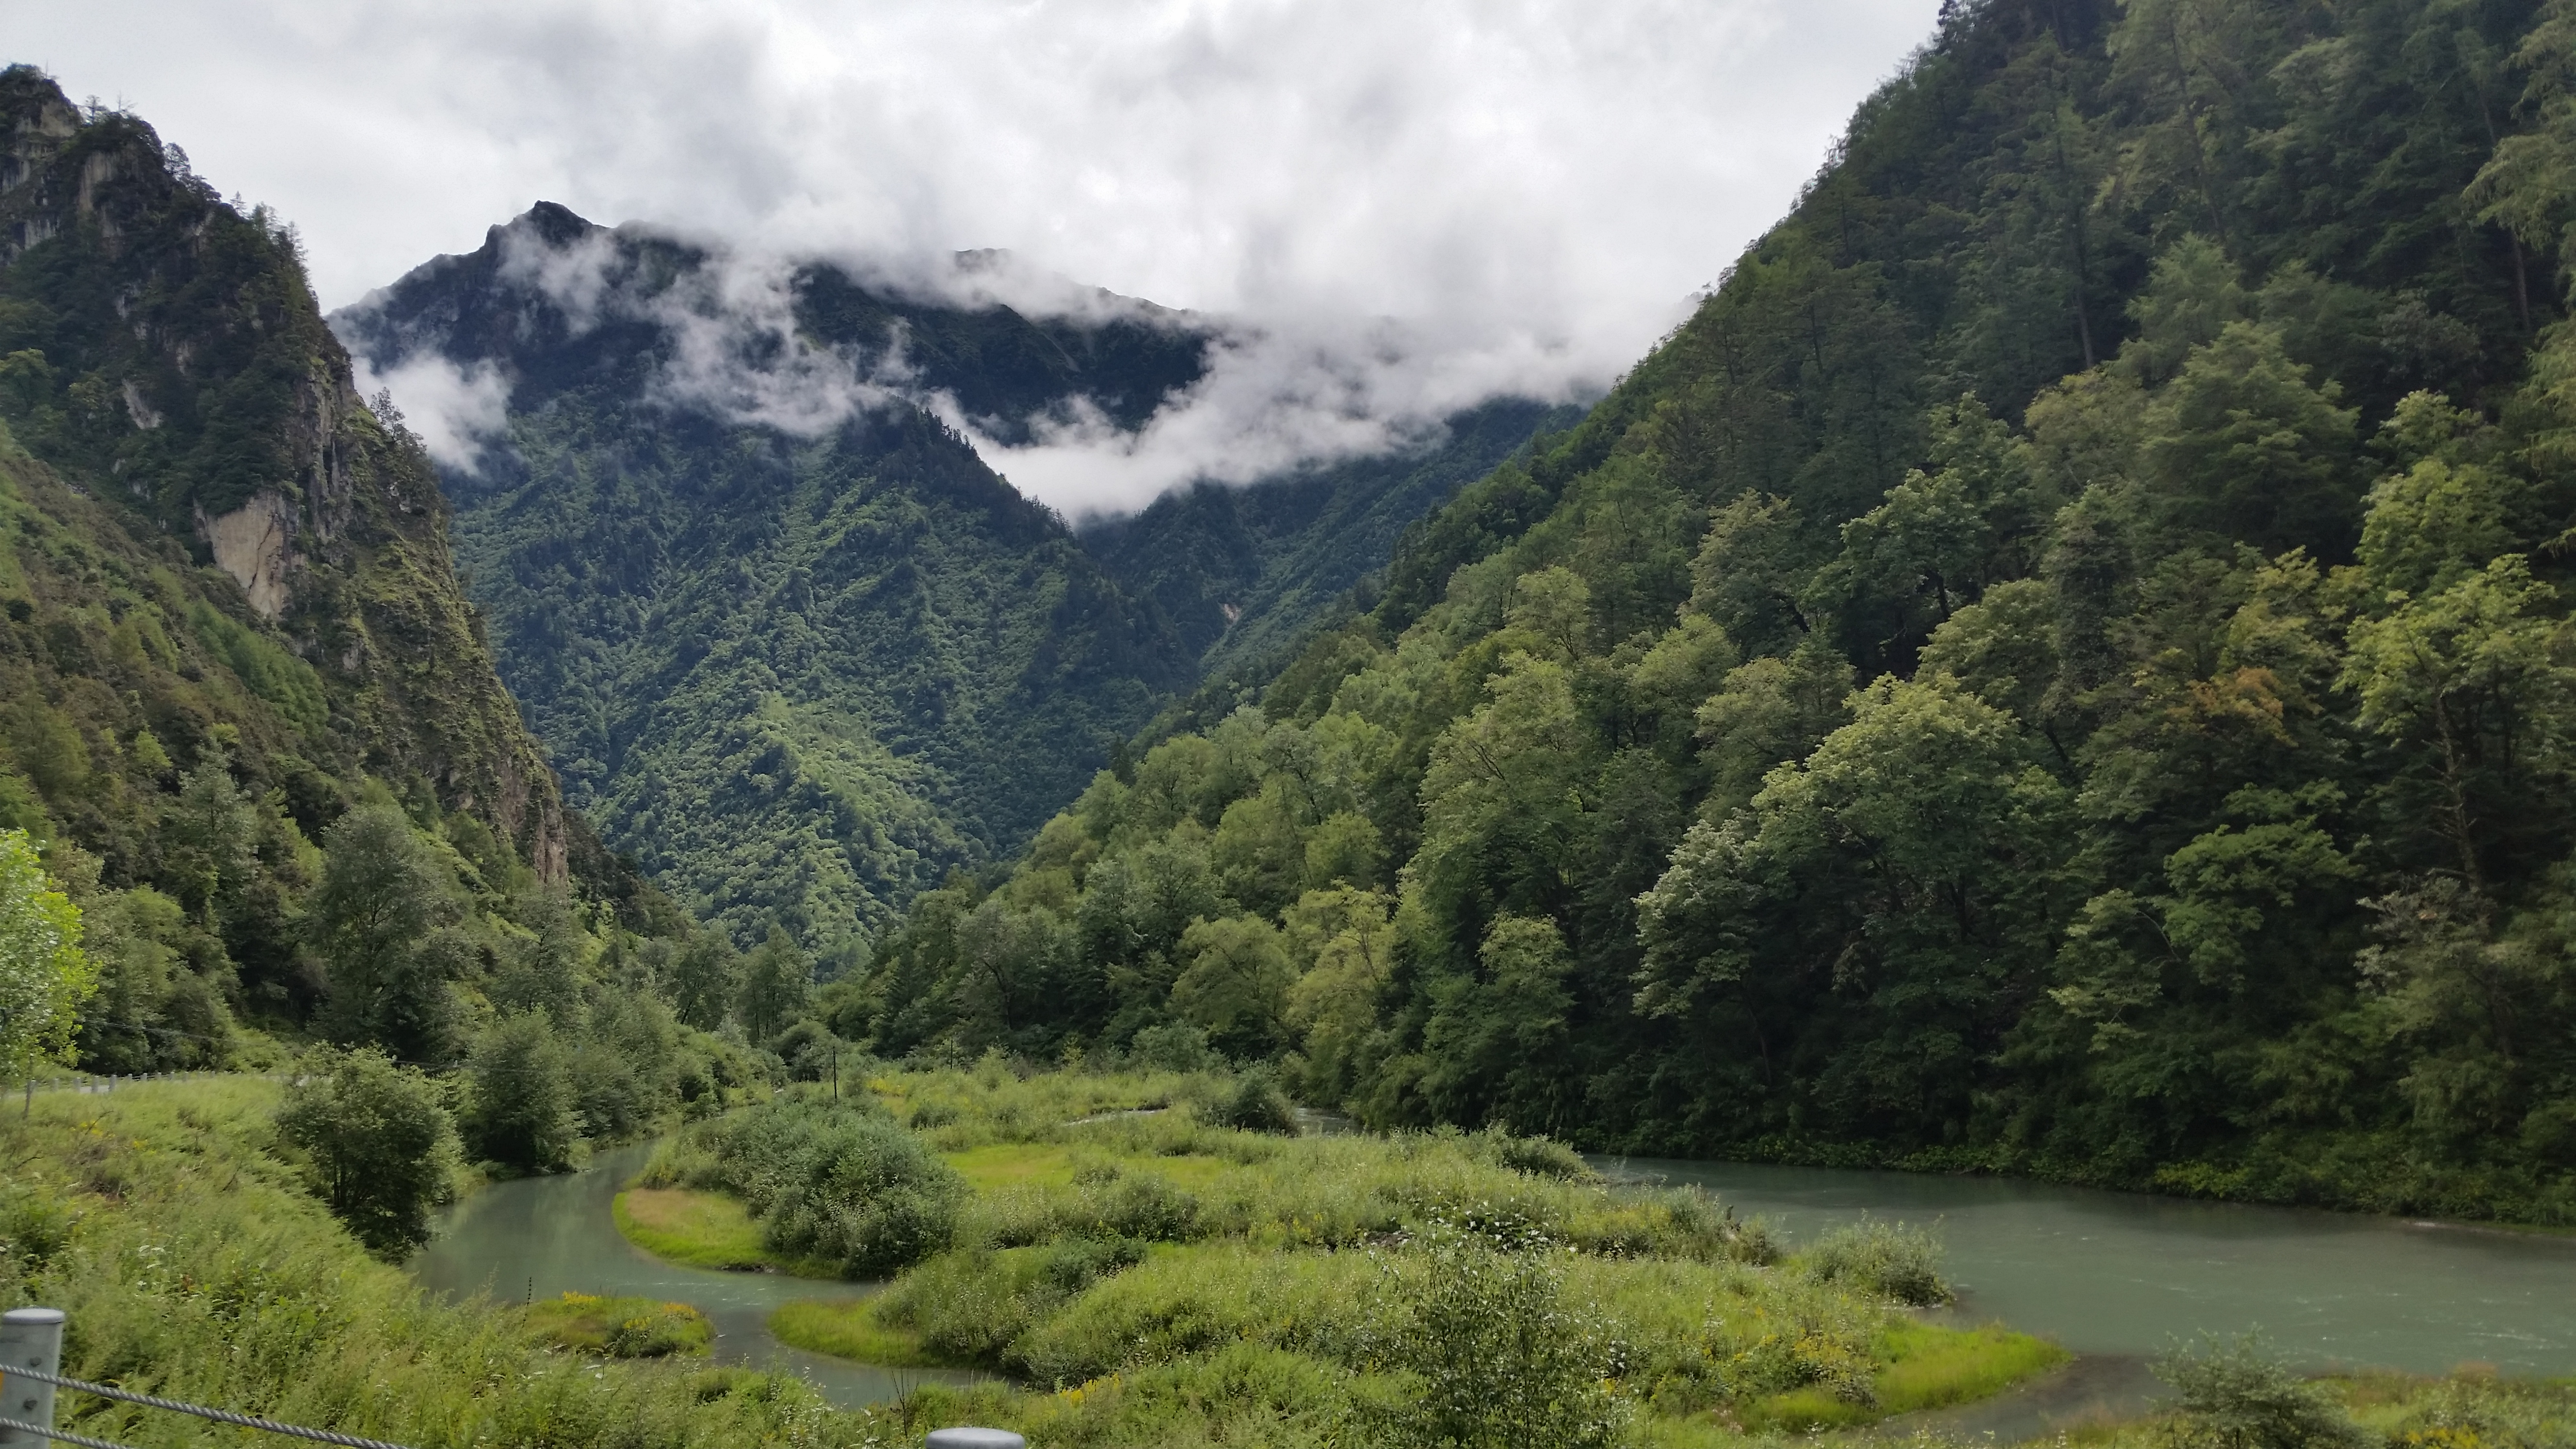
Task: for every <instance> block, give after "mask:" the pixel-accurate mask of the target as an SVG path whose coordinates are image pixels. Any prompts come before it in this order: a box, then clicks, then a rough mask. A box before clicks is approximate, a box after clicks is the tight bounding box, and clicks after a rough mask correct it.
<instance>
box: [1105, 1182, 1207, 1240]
mask: <svg viewBox="0 0 2576 1449" xmlns="http://www.w3.org/2000/svg"><path fill="white" fill-rule="evenodd" d="M1074 1185H1075V1186H1076V1187H1077V1188H1079V1189H1080V1190H1081V1195H1082V1196H1081V1207H1080V1209H1079V1213H1078V1217H1077V1226H1076V1227H1075V1229H1074V1230H1075V1231H1076V1232H1079V1233H1089V1234H1097V1235H1100V1236H1105V1237H1112V1238H1138V1239H1142V1240H1144V1241H1146V1242H1158V1243H1180V1242H1187V1241H1188V1240H1189V1239H1190V1238H1192V1237H1194V1236H1196V1234H1197V1232H1198V1227H1199V1200H1198V1198H1197V1197H1195V1196H1193V1195H1192V1194H1190V1193H1189V1192H1187V1191H1185V1190H1183V1189H1181V1188H1178V1187H1175V1186H1173V1185H1172V1183H1171V1182H1170V1181H1169V1180H1168V1179H1166V1178H1163V1177H1161V1176H1158V1175H1156V1174H1154V1173H1150V1172H1122V1171H1120V1170H1119V1168H1118V1165H1117V1164H1116V1163H1114V1162H1104V1163H1098V1164H1094V1165H1092V1166H1088V1167H1085V1168H1083V1169H1082V1170H1081V1171H1079V1172H1077V1173H1075V1174H1074Z"/></svg>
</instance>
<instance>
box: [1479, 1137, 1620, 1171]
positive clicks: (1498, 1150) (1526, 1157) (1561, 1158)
mask: <svg viewBox="0 0 2576 1449" xmlns="http://www.w3.org/2000/svg"><path fill="white" fill-rule="evenodd" d="M1481 1140H1482V1141H1483V1142H1485V1143H1489V1144H1490V1150H1491V1152H1492V1154H1493V1160H1494V1162H1495V1163H1496V1164H1497V1165H1498V1166H1502V1167H1508V1168H1510V1169H1511V1170H1512V1171H1514V1172H1526V1173H1528V1174H1530V1175H1531V1176H1532V1177H1557V1178H1563V1179H1565V1180H1566V1181H1568V1182H1592V1181H1595V1180H1597V1179H1598V1178H1599V1177H1600V1176H1601V1174H1600V1173H1598V1172H1595V1171H1594V1170H1593V1168H1592V1164H1591V1163H1589V1162H1586V1161H1584V1160H1583V1154H1582V1153H1579V1152H1577V1151H1575V1150H1574V1149H1573V1148H1571V1147H1569V1146H1567V1145H1566V1144H1564V1143H1562V1142H1559V1141H1557V1140H1556V1139H1555V1138H1553V1137H1514V1136H1512V1135H1511V1134H1510V1133H1508V1132H1491V1133H1485V1134H1483V1135H1482V1139H1481Z"/></svg>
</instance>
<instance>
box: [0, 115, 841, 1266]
mask: <svg viewBox="0 0 2576 1449" xmlns="http://www.w3.org/2000/svg"><path fill="white" fill-rule="evenodd" d="M0 135H6V136H7V137H9V138H10V140H9V143H8V144H9V148H10V149H9V151H8V154H7V156H6V158H5V164H0V873H5V874H6V876H7V877H8V879H7V881H6V885H7V890H6V891H5V892H0V896H5V902H0V903H4V904H5V905H6V907H7V909H8V910H9V912H10V913H11V916H10V920H9V922H8V923H7V924H8V926H9V927H10V934H9V938H8V940H7V941H6V943H5V944H6V945H7V947H8V956H7V959H6V962H5V963H0V964H6V965H8V966H9V967H10V968H11V969H10V970H9V971H8V972H6V973H0V975H5V976H6V978H7V979H6V980H5V982H0V986H5V987H6V988H7V990H8V993H9V994H7V995H6V996H5V997H0V1070H7V1071H11V1072H12V1073H14V1072H15V1071H16V1070H18V1069H20V1068H29V1067H32V1066H33V1065H34V1064H35V1063H36V1062H38V1061H41V1060H42V1058H43V1057H45V1056H47V1055H52V1056H54V1057H55V1059H56V1060H58V1061H59V1060H77V1061H78V1062H79V1063H80V1064H81V1065H82V1066H83V1067H85V1068H87V1069H88V1070H91V1071H97V1072H115V1073H133V1072H153V1071H168V1070H173V1069H180V1068H195V1067H258V1066H264V1065H272V1064H275V1063H277V1062H279V1061H280V1060H282V1059H283V1054H284V1051H285V1049H286V1048H285V1044H286V1043H291V1042H298V1041H318V1042H322V1043H331V1044H341V1045H347V1046H353V1047H361V1048H372V1049H373V1050H374V1051H375V1052H377V1053H381V1054H382V1055H384V1056H386V1057H389V1058H392V1059H394V1060H397V1061H401V1062H406V1063H412V1064H416V1065H419V1066H424V1067H430V1068H436V1069H446V1068H451V1067H456V1068H462V1069H463V1070H462V1071H460V1072H458V1073H456V1074H455V1075H454V1076H453V1077H452V1078H451V1082H452V1084H453V1091H452V1092H451V1093H450V1097H451V1100H452V1101H453V1104H454V1105H455V1106H456V1107H457V1108H458V1109H459V1111H460V1113H461V1115H462V1118H463V1121H464V1123H465V1125H466V1128H467V1145H468V1146H469V1147H470V1148H471V1149H473V1150H474V1152H475V1154H476V1155H477V1156H478V1157H485V1158H490V1159H492V1160H495V1161H499V1162H502V1163H504V1164H508V1165H511V1166H515V1167H520V1168H531V1167H546V1166H555V1165H560V1164H561V1163H562V1162H564V1161H565V1160H566V1157H567V1154H568V1153H569V1152H570V1151H571V1149H572V1146H573V1143H574V1140H575V1138H576V1137H577V1136H578V1135H580V1134H583V1133H588V1134H590V1135H594V1136H600V1137H615V1136H620V1135H624V1134H626V1133H630V1132H633V1131H635V1130H637V1129H639V1128H640V1127H642V1126H644V1125H645V1124H647V1123H650V1122H654V1121H658V1120H663V1119H665V1118H666V1117H668V1116H669V1115H671V1114H673V1113H676V1112H679V1111H682V1110H712V1109H713V1108H714V1107H716V1106H717V1105H718V1104H719V1103H720V1102H721V1101H723V1100H724V1096H725V1092H726V1091H727V1089H728V1088H729V1087H736V1086H739V1085H741V1084H743V1083H744V1082H747V1081H749V1080H750V1079H751V1078H752V1076H753V1075H754V1074H755V1073H756V1072H757V1071H758V1069H759V1068H758V1064H757V1062H756V1060H755V1059H754V1057H753V1056H752V1055H751V1054H750V1053H748V1052H747V1051H746V1050H745V1049H744V1048H743V1046H742V1045H741V1044H740V1043H739V1042H738V1041H725V1040H720V1039H719V1038H718V1037H716V1036H714V1035H712V1034H710V1032H709V1031H707V1030H702V1029H701V1028H714V1027H717V1026H718V1025H720V1023H721V1022H722V1021H723V1020H724V1019H725V1018H726V1017H727V1016H728V1015H729V1014H731V1013H733V1012H736V1011H743V1010H747V1011H750V1012H752V1013H753V1015H754V1019H761V1018H760V1013H762V1012H766V1011H775V1010H780V1009H785V1008H781V1007H775V1006H771V1005H769V1004H768V1003H770V1002H772V1001H773V1000H777V1001H792V1000H794V999H801V998H800V997H799V995H798V993H801V990H802V986H803V982H804V979H805V975H806V972H807V969H808V968H807V966H806V964H805V962H804V960H803V958H802V957H801V956H797V955H795V954H794V953H793V952H792V951H788V950H786V949H785V948H784V947H783V946H772V947H770V948H769V949H768V950H767V952H766V953H765V954H763V953H760V952H755V953H754V956H753V958H752V959H751V960H750V961H748V962H744V961H739V960H738V959H737V956H736V953H735V952H734V950H733V948H732V946H731V945H730V943H728V942H727V941H725V940H724V939H723V938H721V937H720V936H717V935H714V934H712V933H709V932H704V931H699V930H695V929H693V927H692V925H691V923H690V921H689V920H688V919H687V917H686V916H685V915H683V914H682V913H681V912H679V911H678V910H677V908H676V907H674V906H673V905H672V903H671V902H670V901H669V900H668V899H666V898H664V897H662V896H661V895H660V893H658V892H657V891H655V890H654V889H653V888H652V887H650V886H648V885H646V884H644V883H643V882H642V881H640V880H639V879H637V878H636V877H634V876H633V875H632V874H631V873H630V872H628V871H626V870H625V869H623V868H622V867H621V866H620V865H619V864H618V863H617V862H616V861H615V860H613V859H612V858H611V857H610V856H609V855H608V854H607V852H605V851H604V850H603V849H601V847H600V846H599V845H598V843H597V842H596V841H595V840H594V839H592V838H591V836H590V834H589V831H588V829H587V827H586V826H585V825H584V824H583V823H582V821H581V820H580V819H579V817H578V816H574V815H570V814H567V812H566V811H565V810H564V808H563V806H562V804H561V802H560V800H559V798H558V795H557V791H556V786H555V782H554V777H553V775H552V774H551V773H550V772H549V771H548V770H547V769H546V766H545V764H544V762H543V759H542V757H541V755H540V754H539V751H538V748H537V745H536V742H535V741H534V740H533V739H532V738H530V736H529V735H528V733H527V731H526V730H525V729H524V728H523V727H522V725H521V724H520V721H519V717H518V712H517V709H516V707H515V705H514V704H513V703H512V702H511V700H510V697H509V695H508V694H507V693H506V692H505V691H504V690H503V688H502V685H501V681H500V679H499V678H498V676H497V675H496V674H495V672H494V670H493V667H492V659H491V655H490V653H489V651H488V649H487V648H486V646H485V643H484V640H483V636H482V632H481V625H480V622H479V620H478V619H477V617H476V615H475V613H474V610H473V609H472V607H471V606H470V605H469V604H468V603H467V601H466V599H465V596H464V593H463V591H462V589H461V587H460V586H459V581H458V579H457V577H456V574H455V572H454V570H453V568H452V567H451V564H450V562H449V555H448V543H447V536H446V509H445V506H444V504H443V502H442V500H441V498H440V495H439V492H438V487H437V481H436V478H435V476H434V474H433V472H432V469H431V466H430V461H429V458H428V456H427V454H426V453H425V452H424V451H423V449H422V446H421V443H420V440H419V439H418V438H417V437H415V436H414V435H413V434H412V433H411V431H410V429H409V428H408V427H407V426H406V425H405V423H404V421H403V419H402V418H401V416H400V414H399V413H398V412H396V411H395V410H394V409H393V408H392V406H391V404H390V403H389V402H388V401H386V400H384V399H381V398H380V399H378V400H377V401H376V402H375V403H374V404H373V405H372V406H371V405H369V404H368V403H367V402H366V401H365V400H363V399H361V398H359V397H358V396H357V395H356V393H355V391H354V389H353V387H352V382H351V369H350V366H349V361H348V358H347V356H346V354H345V353H343V352H342V350H341V348H340V345H339V344H338V343H337V342H336V341H335V340H334V339H333V338H332V335H331V333H330V331H329V330H328V329H327V328H326V327H325V326H324V325H323V321H322V317H321V314H320V311H319V309H318V308H317V307H316V306H315V304H314V300H313V297H312V293H311V291H310V289H309V287H308V286H307V285H306V282H305V279H304V270H303V263H302V260H301V257H300V254H299V249H298V244H297V242H296V239H295V236H294V234H293V233H292V232H291V231H289V230H287V229H286V228H285V227H283V226H282V225H280V224H279V223H278V222H277V221H276V219H275V218H273V217H272V216H270V215H268V214H267V213H265V212H257V211H255V212H252V213H251V214H249V215H243V214H242V213H240V212H239V211H237V210H236V209H235V208H233V207H231V206H229V205H226V204H225V203H224V202H222V201H221V200H220V199H218V198H217V196H216V195H215V193H214V192H213V190H212V188H211V187H209V186H207V185H206V184H204V183H203V182H201V181H199V180H197V179H196V178H195V177H194V176H193V175H192V174H191V173H190V172H189V170H188V167H187V162H186V158H185V156H184V155H183V154H182V153H180V151H179V150H178V148H176V147H175V146H167V145H164V144H163V143H162V142H161V141H160V139H159V138H158V137H157V136H155V135H154V134H153V132H152V131H151V129H150V128H149V127H148V126H146V125H144V124H143V123H142V122H141V121H140V120H138V119H136V118H134V117H132V116H129V115H124V114H121V113H117V112H112V111H105V110H101V109H97V108H90V109H87V110H84V109H81V108H76V107H74V106H72V105H71V104H69V103H68V102H66V101H65V99H64V98H63V96H62V94H61V92H60V91H59V90H58V89H57V88H56V87H55V86H54V84H53V82H51V81H50V80H48V79H46V78H45V77H44V76H43V75H42V74H41V73H39V72H37V71H34V70H32V69H29V68H27V67H23V66H22V67H13V68H10V69H8V70H6V71H0ZM246 521H247V522H248V523H249V524H250V525H253V526H251V527H248V528H245V527H243V525H244V523H245V522H246ZM30 910H33V911H34V912H35V914H33V915H29V914H28V912H29V911H30ZM21 916H26V919H24V920H22V919H21ZM49 918H50V919H49ZM53 922H69V923H76V929H77V935H76V937H72V936H71V933H70V932H67V931H64V930H61V929H59V927H58V925H56V924H53ZM37 925H42V926H44V927H45V928H46V939H47V940H54V941H57V943H58V945H59V946H60V947H61V948H63V949H67V950H68V951H69V952H70V953H71V955H72V956H73V957H76V958H77V965H78V969H77V971H74V972H69V973H61V974H62V975H63V982H62V983H57V984H58V985H61V984H69V985H71V986H73V987H86V988H93V989H94V993H95V994H92V995H89V996H88V997H87V999H86V1000H85V1001H74V1000H71V999H69V997H76V996H78V995H79V994H80V992H79V991H78V990H73V991H71V992H70V993H69V995H68V996H64V995H63V993H60V992H57V993H56V995H57V996H58V997H61V998H62V999H57V1000H55V1001H53V1002H52V1003H51V1005H52V1007H54V1008H61V1007H75V1008H76V1009H77V1013H78V1016H77V1029H76V1030H74V1031H69V1032H66V1031H64V1030H62V1028H63V1027H65V1026H66V1025H69V1024H70V1022H69V1019H68V1018H66V1017H65V1016H64V1014H63V1012H62V1011H61V1010H59V1009H50V1010H36V1011H32V1012H31V1011H26V1010H22V1008H27V1007H29V1006H30V1005H31V1004H32V1005H34V1006H38V1007H43V1006H45V1005H46V1003H45V1002H44V1001H43V1000H41V999H40V1000H36V1001H34V1002H32V1003H31V1002H30V1001H28V1000H22V999H20V996H19V995H18V994H17V993H18V991H19V988H21V987H22V986H24V984H25V981H24V979H22V978H23V976H24V972H23V971H22V969H21V968H24V967H26V966H29V965H30V964H34V965H39V966H41V965H44V964H45V963H44V962H35V963H29V962H27V961H24V960H22V959H21V957H22V954H23V953H22V951H21V947H22V946H23V945H24V944H25V942H24V941H23V940H22V939H20V936H21V934H22V933H21V932H20V931H19V928H20V927H21V926H30V927H31V929H32V927H33V926H37ZM67 937H69V938H70V939H62V938H67ZM746 991H747V992H748V993H749V995H747V996H746V995H743V994H742V993H744V992H746ZM33 1018H44V1021H43V1022H42V1023H41V1024H40V1025H38V1026H36V1027H31V1026H30V1021H31V1019H33ZM64 1048H68V1051H64V1050H62V1049H64ZM398 1226H400V1227H401V1231H402V1232H409V1231H413V1230H416V1227H417V1224H407V1225H398ZM396 1236H397V1237H399V1236H401V1233H399V1232H398V1233H397V1234H396Z"/></svg>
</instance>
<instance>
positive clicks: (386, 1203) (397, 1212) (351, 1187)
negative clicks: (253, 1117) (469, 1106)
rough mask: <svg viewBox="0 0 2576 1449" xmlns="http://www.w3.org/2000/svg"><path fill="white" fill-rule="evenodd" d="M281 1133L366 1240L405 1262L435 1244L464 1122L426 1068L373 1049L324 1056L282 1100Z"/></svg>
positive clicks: (335, 1209) (306, 1066)
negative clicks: (401, 1063)
mask: <svg viewBox="0 0 2576 1449" xmlns="http://www.w3.org/2000/svg"><path fill="white" fill-rule="evenodd" d="M277 1133H278V1136H280V1137H282V1138H284V1139H285V1140H286V1141H288V1142H291V1143H293V1144H294V1145H295V1146H296V1147H297V1148H298V1149H300V1150H301V1151H302V1152H303V1153H304V1155H305V1156H306V1157H307V1158H308V1159H309V1160H310V1162H311V1164H312V1171H313V1175H314V1177H315V1179H316V1184H315V1185H316V1187H317V1189H318V1191H319V1195H320V1196H321V1198H322V1200H323V1201H324V1202H325V1203H327V1204H329V1205H330V1208H331V1212H332V1215H333V1216H335V1217H337V1218H338V1219H339V1220H340V1221H341V1222H343V1223H345V1224H347V1225H348V1228H349V1231H350V1233H351V1234H353V1235H354V1236H355V1237H356V1238H357V1239H358V1241H359V1242H362V1243H364V1244H366V1245H367V1246H368V1247H369V1248H370V1249H373V1250H374V1251H375V1252H377V1253H378V1254H380V1255H382V1256H385V1257H387V1258H393V1259H400V1258H402V1257H403V1256H405V1255H406V1254H408V1253H409V1252H410V1251H411V1250H412V1249H413V1248H416V1247H418V1246H420V1244H422V1243H424V1242H426V1241H428V1239H429V1210H430V1209H431V1208H432V1207H434V1206H436V1205H437V1204H439V1203H442V1202H445V1201H446V1200H447V1198H448V1196H449V1193H450V1190H451V1182H450V1178H451V1176H452V1173H453V1169H454V1167H455V1124H453V1123H452V1122H450V1121H449V1120H448V1116H447V1109H446V1108H445V1107H443V1106H441V1105H440V1104H439V1100H438V1089H437V1088H436V1087H434V1086H432V1085H431V1084H430V1082H429V1080H428V1079H427V1078H425V1077H423V1076H422V1075H421V1074H420V1073H419V1072H418V1071H415V1070H413V1069H411V1068H408V1067H397V1066H395V1065H394V1064H393V1062H392V1061H391V1060H389V1059H388V1058H387V1057H386V1056H385V1054H384V1053H382V1052H380V1051H377V1050H375V1049H373V1048H369V1047H361V1048H359V1049H358V1050H356V1051H352V1052H322V1053H317V1054H316V1055H315V1056H314V1057H312V1058H308V1059H307V1060H306V1061H305V1062H304V1063H303V1064H302V1066H301V1068H300V1072H299V1075H298V1076H297V1078H296V1080H295V1081H294V1083H293V1084H292V1085H290V1086H289V1087H288V1088H287V1091H286V1096H285V1100H284V1101H282V1102H281V1103H279V1105H278V1109H277Z"/></svg>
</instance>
